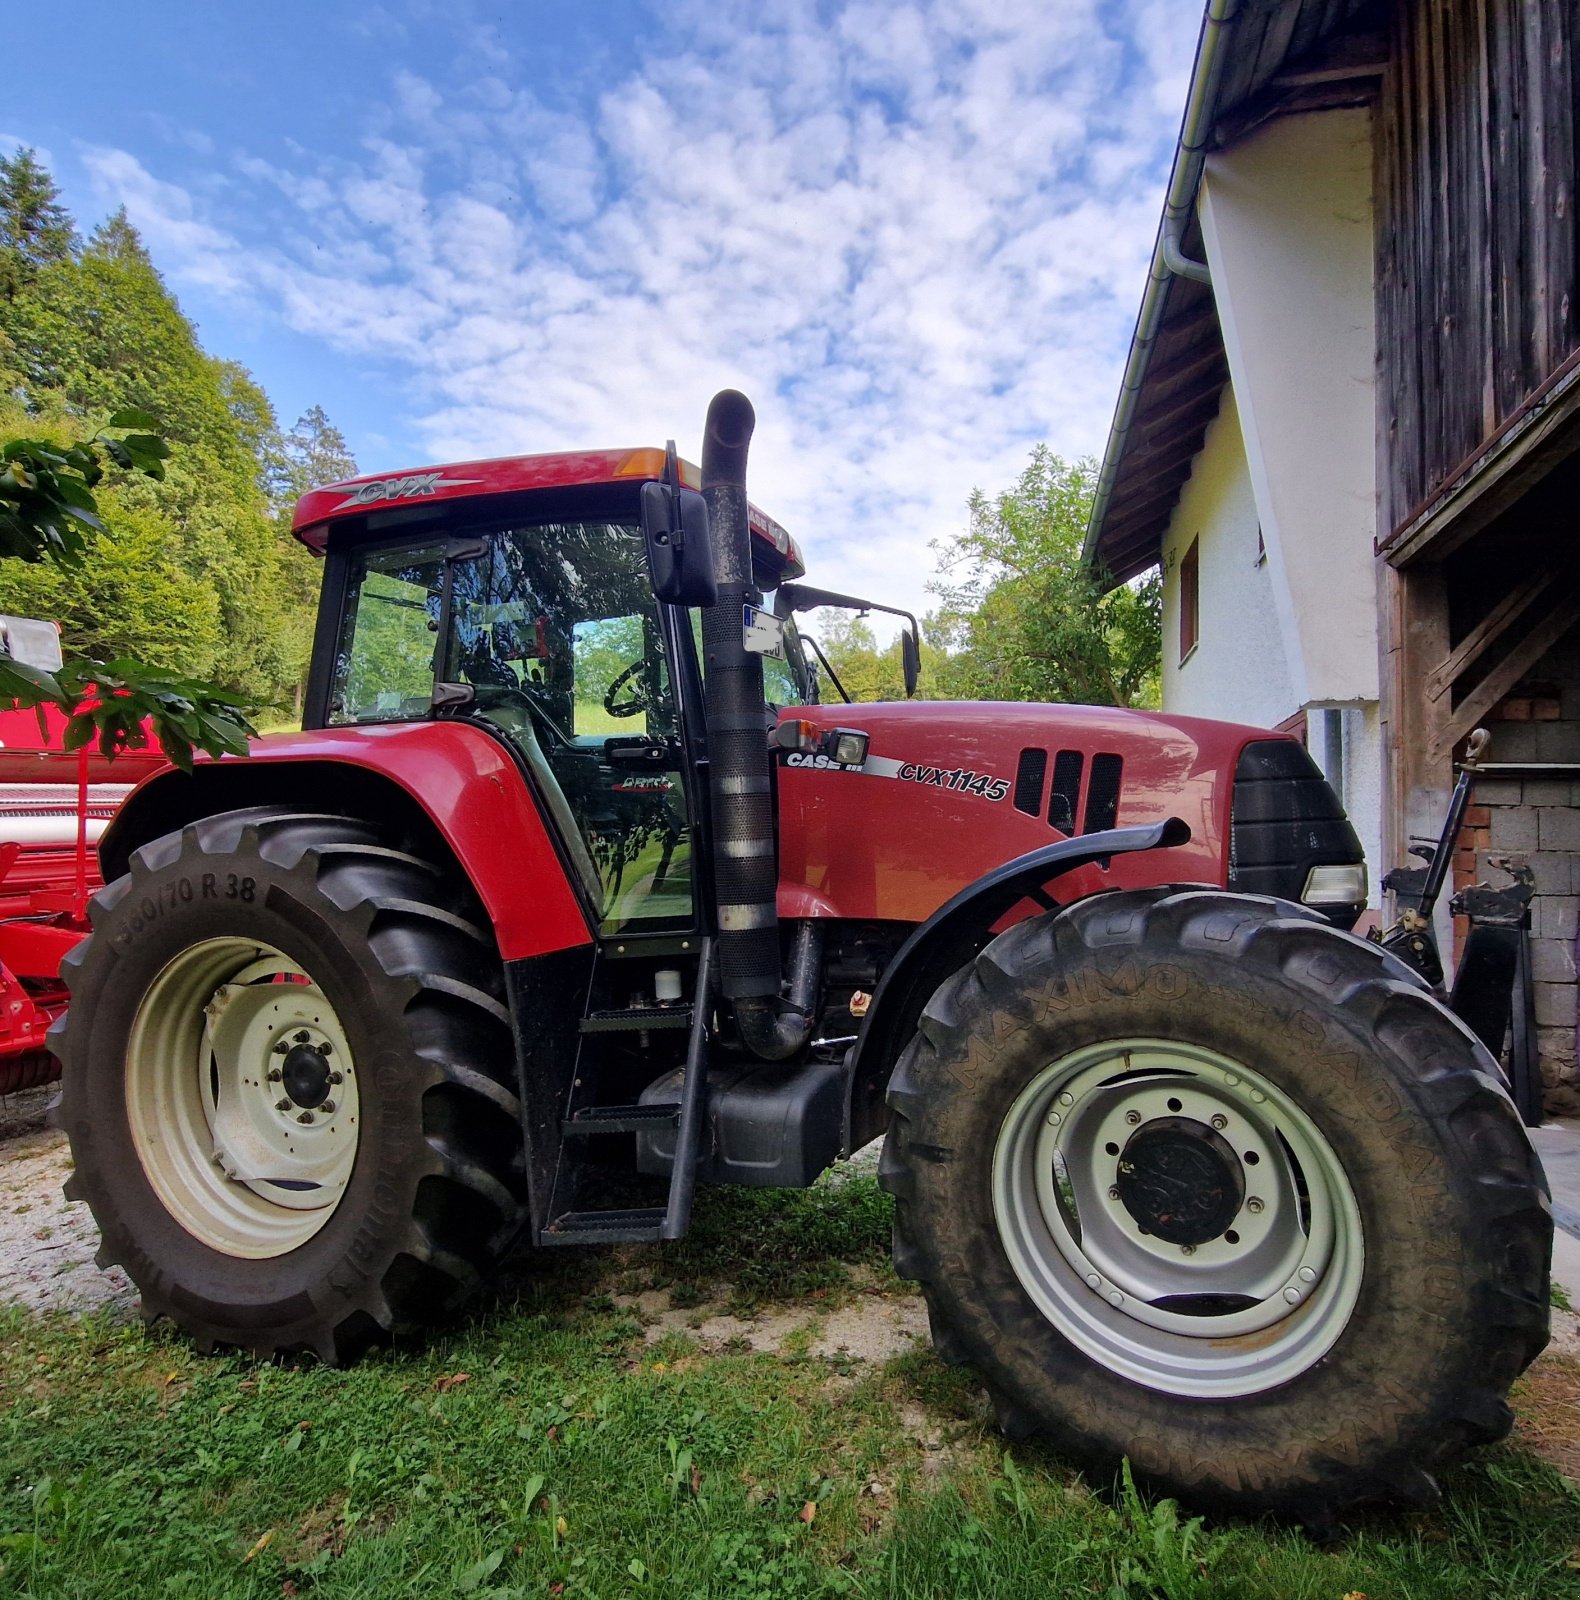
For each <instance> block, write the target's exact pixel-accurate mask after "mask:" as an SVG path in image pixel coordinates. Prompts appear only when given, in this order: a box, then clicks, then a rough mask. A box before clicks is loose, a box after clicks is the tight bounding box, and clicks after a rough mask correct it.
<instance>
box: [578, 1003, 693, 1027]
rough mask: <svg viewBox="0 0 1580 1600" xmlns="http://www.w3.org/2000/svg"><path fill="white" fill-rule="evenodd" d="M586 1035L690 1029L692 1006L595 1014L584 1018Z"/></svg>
mask: <svg viewBox="0 0 1580 1600" xmlns="http://www.w3.org/2000/svg"><path fill="white" fill-rule="evenodd" d="M581 1026H582V1032H583V1033H640V1032H643V1031H646V1030H650V1029H654V1028H689V1027H690V1026H691V1007H690V1006H685V1005H678V1006H621V1007H620V1008H619V1009H618V1010H615V1011H591V1012H589V1013H588V1014H587V1015H586V1016H585V1017H583V1018H582V1025H581Z"/></svg>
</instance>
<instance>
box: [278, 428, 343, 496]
mask: <svg viewBox="0 0 1580 1600" xmlns="http://www.w3.org/2000/svg"><path fill="white" fill-rule="evenodd" d="M283 466H284V470H283V472H282V474H281V477H280V493H281V494H282V496H283V497H286V498H288V500H289V502H290V503H291V504H293V505H294V504H295V502H296V501H297V500H299V499H301V497H302V496H303V495H304V494H306V493H307V491H308V490H309V489H320V488H322V487H323V486H324V485H325V484H326V483H340V482H341V481H342V480H344V479H346V478H354V477H356V475H357V458H356V457H355V456H354V455H352V453H351V446H350V445H348V444H347V443H346V436H345V435H344V434H343V433H342V432H341V431H340V430H339V428H337V427H336V426H335V425H334V423H332V422H331V421H330V420H329V414H328V413H327V412H326V411H325V410H324V408H323V407H322V406H314V407H313V408H312V409H311V410H310V411H307V412H304V413H303V414H302V415H301V416H299V417H298V418H297V419H296V426H295V427H294V428H292V429H291V431H290V432H289V433H288V434H286V436H285V440H284V463H283Z"/></svg>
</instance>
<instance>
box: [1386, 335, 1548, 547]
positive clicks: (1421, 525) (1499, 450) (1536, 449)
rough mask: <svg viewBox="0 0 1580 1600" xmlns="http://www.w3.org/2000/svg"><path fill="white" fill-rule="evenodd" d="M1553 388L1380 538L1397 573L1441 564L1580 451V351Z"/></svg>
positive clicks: (1531, 403) (1529, 406) (1518, 413)
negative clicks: (1415, 565)
mask: <svg viewBox="0 0 1580 1600" xmlns="http://www.w3.org/2000/svg"><path fill="white" fill-rule="evenodd" d="M1549 383H1550V385H1551V388H1550V389H1549V390H1548V391H1547V392H1546V393H1545V394H1542V395H1540V396H1539V399H1538V401H1535V402H1527V403H1526V405H1524V406H1522V407H1521V408H1520V410H1519V411H1518V412H1516V413H1515V414H1514V416H1513V417H1511V418H1510V420H1509V421H1508V422H1506V423H1504V424H1503V427H1502V429H1501V430H1500V431H1499V433H1498V434H1497V436H1496V437H1495V438H1494V439H1493V440H1491V441H1490V442H1488V443H1487V444H1485V445H1483V446H1482V447H1481V448H1480V449H1479V450H1478V452H1477V453H1476V454H1475V455H1474V456H1472V457H1471V458H1470V459H1469V460H1468V461H1466V462H1463V463H1461V465H1460V466H1459V467H1457V468H1456V469H1455V470H1454V471H1452V472H1451V473H1449V475H1448V477H1447V479H1446V480H1445V481H1444V483H1443V485H1442V486H1441V487H1440V488H1439V489H1438V490H1437V491H1435V493H1434V495H1433V497H1432V498H1431V500H1430V501H1429V502H1428V503H1427V505H1425V506H1424V507H1422V508H1419V509H1418V510H1417V511H1416V512H1414V513H1412V514H1410V515H1409V516H1407V517H1406V518H1405V520H1404V522H1403V523H1401V524H1400V526H1399V527H1397V528H1395V529H1394V531H1393V532H1392V533H1390V534H1389V535H1388V537H1387V538H1386V539H1383V540H1380V541H1379V542H1378V546H1377V553H1378V554H1379V555H1381V556H1385V557H1386V558H1387V559H1388V561H1389V562H1390V563H1392V565H1394V566H1396V567H1403V566H1408V565H1409V564H1410V563H1411V562H1415V561H1419V560H1421V559H1422V558H1423V557H1424V556H1429V557H1430V559H1431V560H1433V561H1442V560H1443V559H1444V558H1445V557H1447V556H1449V555H1451V554H1452V553H1453V552H1454V551H1455V550H1457V549H1458V548H1459V547H1460V546H1461V545H1462V544H1464V542H1465V541H1466V540H1467V539H1468V538H1470V537H1471V536H1472V535H1473V534H1477V533H1480V532H1481V530H1482V529H1483V528H1485V527H1486V526H1487V525H1488V524H1489V523H1490V522H1492V521H1493V520H1494V519H1495V518H1496V517H1498V516H1499V515H1500V514H1501V513H1502V512H1504V511H1506V510H1508V508H1509V507H1510V506H1511V505H1513V504H1514V502H1515V501H1516V500H1518V499H1519V497H1520V496H1521V495H1522V494H1524V493H1525V491H1526V490H1527V489H1528V488H1530V486H1531V485H1532V484H1533V483H1535V482H1536V481H1537V480H1538V479H1539V478H1542V477H1544V476H1545V475H1546V474H1547V473H1548V472H1549V471H1550V470H1551V469H1552V468H1553V467H1554V466H1556V465H1557V464H1558V462H1560V461H1562V460H1563V459H1564V457H1565V456H1567V455H1568V454H1569V453H1570V452H1571V451H1572V450H1574V449H1575V448H1577V446H1580V351H1577V352H1576V353H1575V355H1573V356H1571V357H1570V358H1569V360H1567V361H1566V362H1565V363H1564V364H1563V366H1562V367H1560V368H1559V369H1558V372H1557V373H1556V374H1555V375H1554V377H1553V378H1552V379H1549ZM1571 423H1573V424H1574V426H1573V427H1571V426H1570V424H1571Z"/></svg>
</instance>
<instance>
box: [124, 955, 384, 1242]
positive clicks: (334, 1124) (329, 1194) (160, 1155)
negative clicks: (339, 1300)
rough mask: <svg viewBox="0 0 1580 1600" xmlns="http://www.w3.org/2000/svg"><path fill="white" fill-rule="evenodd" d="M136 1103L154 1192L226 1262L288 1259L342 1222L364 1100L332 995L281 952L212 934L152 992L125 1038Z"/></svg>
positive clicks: (134, 1125) (141, 1149) (135, 1135)
mask: <svg viewBox="0 0 1580 1600" xmlns="http://www.w3.org/2000/svg"><path fill="white" fill-rule="evenodd" d="M126 1106H127V1115H128V1120H129V1122H130V1124H131V1130H132V1140H133V1144H134V1146H135V1147H136V1150H137V1154H138V1158H139V1160H140V1161H141V1163H142V1167H143V1170H144V1172H145V1173H146V1174H147V1176H148V1179H149V1182H150V1184H151V1185H152V1186H153V1189H154V1191H155V1193H156V1194H158V1196H159V1198H160V1200H161V1201H162V1202H163V1203H164V1206H165V1208H166V1210H167V1211H169V1213H170V1214H171V1216H173V1217H174V1218H175V1219H176V1220H177V1221H178V1222H179V1223H180V1224H181V1225H182V1227H184V1228H185V1229H186V1230H187V1232H188V1233H190V1234H192V1235H193V1236H194V1237H195V1238H197V1239H199V1240H201V1241H202V1242H203V1243H204V1244H206V1245H208V1246H209V1247H210V1248H211V1249H214V1250H217V1251H219V1252H221V1253H222V1254H225V1255H228V1256H232V1257H238V1258H243V1259H246V1258H251V1259H265V1258H268V1257H271V1256H280V1255H285V1254H286V1253H288V1252H289V1251H291V1250H294V1249H296V1248H297V1247H298V1246H300V1245H302V1244H304V1243H306V1241H307V1240H308V1239H310V1238H312V1236H313V1235H314V1234H315V1233H317V1232H318V1231H319V1229H320V1228H322V1227H323V1226H324V1225H325V1224H326V1223H327V1222H328V1221H329V1219H330V1218H331V1217H332V1216H333V1215H334V1214H335V1210H336V1207H337V1206H338V1205H339V1203H340V1200H341V1198H342V1197H343V1196H344V1194H345V1192H346V1186H347V1184H348V1183H349V1182H350V1180H351V1174H352V1170H353V1168H354V1167H355V1165H356V1159H357V1146H358V1143H359V1137H360V1122H361V1095H360V1092H359V1088H358V1073H357V1069H356V1062H355V1059H354V1058H353V1055H352V1051H351V1046H350V1043H349V1041H348V1039H347V1037H346V1031H345V1028H344V1027H343V1026H342V1024H341V1022H340V1019H339V1017H338V1016H337V1015H336V1014H335V1009H334V1007H333V1006H332V1005H331V1004H330V1003H329V998H328V996H327V995H326V994H325V993H324V991H323V990H322V989H320V988H319V987H318V985H317V984H316V983H315V982H314V981H313V979H312V978H311V977H310V975H309V974H307V973H306V972H304V971H303V970H302V969H301V967H299V966H298V965H297V964H296V963H295V962H294V961H292V960H291V959H290V958H289V957H287V956H286V955H284V954H283V953H282V952H281V951H279V950H276V949H274V948H272V947H271V946H269V945H266V944H262V943H259V942H257V941H255V940H251V939H243V938H239V937H226V938H216V939H206V940H201V941H199V942H198V943H197V944H194V945H191V946H189V947H188V948H187V949H186V950H184V951H182V952H181V953H180V954H178V955H177V956H175V957H174V958H173V959H172V960H171V961H170V962H169V964H168V965H167V966H166V967H165V969H164V970H163V971H162V972H161V973H160V974H159V976H158V977H157V978H156V979H155V980H154V981H153V983H152V984H151V985H150V986H149V989H148V992H147V994H146V995H145V996H144V999H143V1001H142V1003H141V1004H140V1005H139V1007H138V1010H137V1015H136V1017H135V1018H134V1020H133V1025H132V1030H131V1037H130V1038H129V1040H128V1044H127V1075H126Z"/></svg>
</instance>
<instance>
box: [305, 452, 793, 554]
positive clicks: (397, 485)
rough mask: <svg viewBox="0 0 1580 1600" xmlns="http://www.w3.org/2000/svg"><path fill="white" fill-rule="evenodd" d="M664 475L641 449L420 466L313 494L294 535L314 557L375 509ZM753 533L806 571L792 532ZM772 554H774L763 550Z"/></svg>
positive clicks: (761, 521) (765, 523)
mask: <svg viewBox="0 0 1580 1600" xmlns="http://www.w3.org/2000/svg"><path fill="white" fill-rule="evenodd" d="M663 476H664V452H663V451H662V450H659V449H656V448H654V447H652V446H648V447H646V448H643V449H636V450H562V451H557V452H554V453H553V454H549V455H537V456H496V457H494V458H493V459H492V460H489V461H452V462H448V463H447V464H446V465H444V466H441V467H416V468H411V469H408V470H406V471H402V472H385V473H379V474H377V475H376V476H363V477H358V478H347V479H345V481H344V482H341V483H331V484H327V485H325V487H323V488H322V489H310V490H308V492H307V493H306V494H304V495H303V496H302V498H301V499H300V500H298V501H297V502H296V510H295V512H294V513H293V515H292V517H291V531H292V533H294V534H295V535H296V537H297V538H298V539H300V540H301V541H302V543H303V544H305V545H306V546H307V548H308V549H309V550H311V551H312V552H313V553H314V555H322V554H323V553H324V549H325V547H326V545H327V544H328V542H329V528H330V524H331V523H333V522H335V521H337V520H339V519H342V518H347V517H355V516H361V515H363V514H364V513H366V512H368V511H372V510H379V511H382V510H387V509H389V508H391V507H394V506H399V505H401V504H403V503H407V502H412V501H415V502H419V503H421V504H423V505H428V504H431V503H432V502H434V501H437V500H475V499H480V498H482V497H484V496H486V495H495V494H522V493H526V492H528V491H530V490H533V489H574V488H583V487H588V486H593V485H597V484H603V483H623V482H626V481H629V480H632V479H635V480H639V481H640V480H644V479H660V478H662V477H663ZM680 481H681V482H682V483H683V484H685V485H686V486H687V487H688V488H691V489H699V488H701V486H702V474H701V473H700V472H699V471H698V470H697V468H696V467H695V466H693V465H692V463H691V462H689V461H682V462H681V463H680ZM749 512H750V521H751V530H752V533H753V535H754V536H755V537H756V538H758V539H760V540H761V541H762V542H763V543H764V544H765V545H766V546H767V547H768V550H771V551H772V552H773V555H772V560H773V562H774V565H775V566H776V567H777V568H779V569H780V575H781V576H782V577H785V578H799V577H801V576H802V575H803V574H804V573H805V571H806V564H805V563H804V561H803V560H802V558H801V549H800V546H799V545H797V543H796V542H795V540H794V539H792V538H791V537H790V535H789V534H788V533H786V532H785V530H784V529H783V528H782V527H781V526H780V525H779V524H778V523H777V522H775V521H774V519H773V518H772V517H770V516H768V515H767V514H766V513H765V512H762V511H759V510H758V509H757V507H756V506H751V507H750V508H749ZM764 554H767V551H764Z"/></svg>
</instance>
